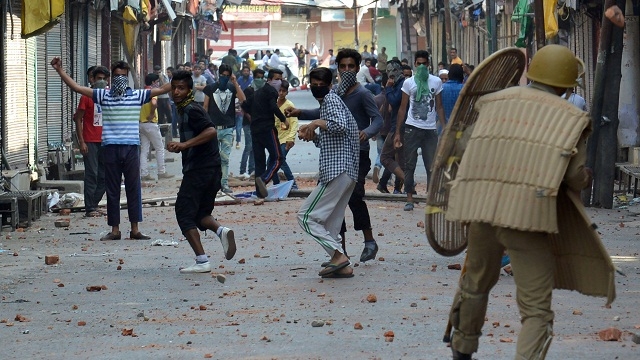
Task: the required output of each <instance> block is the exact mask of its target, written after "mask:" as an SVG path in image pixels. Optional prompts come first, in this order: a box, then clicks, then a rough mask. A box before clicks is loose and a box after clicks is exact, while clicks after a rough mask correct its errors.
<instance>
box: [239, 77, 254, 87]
mask: <svg viewBox="0 0 640 360" xmlns="http://www.w3.org/2000/svg"><path fill="white" fill-rule="evenodd" d="M237 81H238V85H240V89H242V91H244V89H246V88H248V87H249V85H251V83H252V82H253V76H251V75H249V77H247V78H246V79H245V78H244V76H240V77H238V80H237Z"/></svg>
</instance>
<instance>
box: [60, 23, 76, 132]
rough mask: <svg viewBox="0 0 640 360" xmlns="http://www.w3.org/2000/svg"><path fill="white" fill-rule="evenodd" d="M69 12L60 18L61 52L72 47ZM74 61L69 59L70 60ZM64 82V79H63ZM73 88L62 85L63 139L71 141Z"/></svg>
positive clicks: (73, 110) (63, 52)
mask: <svg viewBox="0 0 640 360" xmlns="http://www.w3.org/2000/svg"><path fill="white" fill-rule="evenodd" d="M68 16H69V14H68V13H66V14H65V15H63V16H62V18H61V19H60V20H61V21H60V54H61V55H65V56H66V54H69V53H70V51H69V49H71V41H72V39H71V36H70V35H69V24H70V22H69V17H68ZM71 61H74V60H73V59H69V62H71ZM61 83H62V81H61ZM71 93H72V91H71V89H69V87H68V86H66V85H65V86H62V138H61V140H62V141H64V142H66V143H69V142H71V134H72V132H73V114H75V109H74V106H73V103H72V97H71Z"/></svg>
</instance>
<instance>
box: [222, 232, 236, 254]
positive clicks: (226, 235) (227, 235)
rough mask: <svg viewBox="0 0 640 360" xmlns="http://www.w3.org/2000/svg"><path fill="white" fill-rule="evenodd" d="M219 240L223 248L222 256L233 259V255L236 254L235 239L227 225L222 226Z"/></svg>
mask: <svg viewBox="0 0 640 360" xmlns="http://www.w3.org/2000/svg"><path fill="white" fill-rule="evenodd" d="M220 242H221V243H222V249H223V250H224V257H225V258H226V259H227V260H231V259H233V256H234V255H235V254H236V239H235V236H234V234H233V230H231V229H229V228H228V227H223V228H222V234H221V236H220Z"/></svg>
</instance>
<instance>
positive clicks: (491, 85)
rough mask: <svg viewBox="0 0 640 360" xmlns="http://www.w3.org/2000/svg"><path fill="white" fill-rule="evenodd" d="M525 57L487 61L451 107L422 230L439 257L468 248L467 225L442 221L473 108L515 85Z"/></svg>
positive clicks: (503, 53)
mask: <svg viewBox="0 0 640 360" xmlns="http://www.w3.org/2000/svg"><path fill="white" fill-rule="evenodd" d="M525 65H526V57H525V55H524V53H523V52H522V51H521V50H520V49H518V48H506V49H502V50H500V51H497V52H495V53H494V54H492V55H491V56H489V57H488V58H486V59H485V60H484V61H483V62H482V63H481V64H480V65H478V66H477V67H476V68H475V70H474V71H473V72H472V73H471V75H469V78H467V81H466V82H465V84H464V87H463V88H462V90H461V91H460V96H459V97H458V101H456V105H455V107H454V108H453V112H452V113H451V117H450V119H449V123H448V124H447V126H446V128H445V129H444V132H443V134H442V137H441V138H440V141H439V142H438V149H437V151H436V157H435V159H434V161H433V165H432V167H431V178H430V179H429V193H428V194H427V208H426V219H425V229H426V232H427V239H428V240H429V244H430V245H431V247H433V249H434V250H435V251H436V252H437V253H438V254H440V255H444V256H455V255H457V254H459V253H461V252H462V251H463V250H464V249H465V248H466V247H467V226H466V225H465V224H462V223H460V222H457V221H454V222H452V221H447V220H445V213H446V211H447V203H448V200H449V186H448V185H447V184H448V182H449V181H451V180H453V179H455V177H456V173H457V171H458V165H459V164H460V160H461V159H462V154H463V153H464V142H465V141H466V140H467V139H468V137H469V136H470V132H471V131H472V129H469V130H470V131H468V132H467V133H466V134H465V130H466V129H467V128H469V127H470V126H472V125H473V124H474V123H475V121H476V120H477V119H478V112H476V111H475V109H474V105H475V103H476V100H478V99H479V98H480V97H481V96H483V95H486V94H490V93H493V92H496V91H499V90H503V89H505V88H507V87H510V86H515V85H517V84H518V82H519V81H520V77H521V76H522V73H523V72H524V69H525Z"/></svg>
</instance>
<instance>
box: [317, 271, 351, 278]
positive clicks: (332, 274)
mask: <svg viewBox="0 0 640 360" xmlns="http://www.w3.org/2000/svg"><path fill="white" fill-rule="evenodd" d="M354 276H355V275H353V273H349V274H341V273H339V272H332V273H330V274H327V275H323V276H322V278H323V279H348V278H352V277H354Z"/></svg>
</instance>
